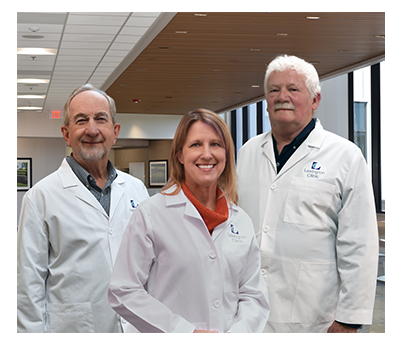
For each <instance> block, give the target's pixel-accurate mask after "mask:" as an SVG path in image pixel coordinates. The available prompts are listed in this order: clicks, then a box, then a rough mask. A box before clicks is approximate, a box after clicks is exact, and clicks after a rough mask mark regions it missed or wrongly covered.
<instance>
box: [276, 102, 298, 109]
mask: <svg viewBox="0 0 400 350" xmlns="http://www.w3.org/2000/svg"><path fill="white" fill-rule="evenodd" d="M278 109H291V110H294V106H293V105H292V104H291V103H289V102H284V103H280V102H277V103H275V105H274V111H276V110H278Z"/></svg>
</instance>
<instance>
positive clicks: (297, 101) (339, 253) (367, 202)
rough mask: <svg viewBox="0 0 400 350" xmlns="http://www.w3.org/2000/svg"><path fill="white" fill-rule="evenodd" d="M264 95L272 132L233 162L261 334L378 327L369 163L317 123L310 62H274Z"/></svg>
mask: <svg viewBox="0 0 400 350" xmlns="http://www.w3.org/2000/svg"><path fill="white" fill-rule="evenodd" d="M264 90H265V96H266V100H267V105H268V107H267V110H268V113H269V119H270V123H271V132H268V133H265V134H262V135H258V136H256V137H254V138H252V139H251V140H249V141H248V142H247V143H246V144H245V145H244V146H243V147H242V148H241V149H240V150H239V157H238V166H237V171H238V192H239V206H240V207H242V208H243V209H244V210H245V211H246V212H247V213H248V214H249V216H250V217H251V218H252V221H253V224H254V228H255V231H256V235H257V237H258V243H259V246H260V252H261V266H262V270H261V272H262V274H263V276H264V279H265V282H266V285H267V289H268V297H269V300H270V307H271V312H270V316H269V319H268V322H267V325H266V328H265V330H264V332H297V333H305V332H329V333H339V332H346V333H354V332H356V331H357V328H359V327H360V326H361V325H362V324H371V322H372V311H373V306H374V298H375V288H376V277H377V260H378V232H377V223H376V213H375V205H374V197H373V190H372V185H371V182H370V175H369V172H368V167H367V165H366V162H365V159H364V157H363V155H362V153H361V151H360V149H359V148H358V147H357V146H356V145H354V144H353V143H351V142H349V141H348V140H345V139H343V138H341V137H339V136H337V135H335V134H333V133H330V132H328V131H325V130H324V129H323V127H322V125H321V123H320V122H319V120H318V119H316V118H314V112H315V111H316V109H317V108H318V105H319V103H320V101H321V92H320V86H319V78H318V73H317V71H316V70H315V68H314V67H313V66H312V65H311V64H309V63H307V62H305V61H304V60H302V59H300V58H298V57H295V56H286V55H285V56H279V57H277V58H276V59H274V60H273V61H272V62H271V63H270V64H269V66H268V68H267V72H266V76H265V83H264Z"/></svg>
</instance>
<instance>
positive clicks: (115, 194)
mask: <svg viewBox="0 0 400 350" xmlns="http://www.w3.org/2000/svg"><path fill="white" fill-rule="evenodd" d="M124 192H125V180H124V179H123V178H122V177H121V176H117V178H116V179H115V180H114V182H113V183H112V184H111V203H110V217H113V216H114V213H115V210H116V209H117V207H118V204H119V202H120V201H121V198H122V197H123V195H124ZM127 205H128V204H127Z"/></svg>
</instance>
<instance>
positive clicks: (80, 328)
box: [17, 84, 148, 333]
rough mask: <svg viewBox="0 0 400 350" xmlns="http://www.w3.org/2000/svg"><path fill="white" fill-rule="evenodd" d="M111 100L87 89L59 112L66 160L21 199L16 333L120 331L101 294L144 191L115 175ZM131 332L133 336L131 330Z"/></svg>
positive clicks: (122, 328) (126, 326) (132, 180)
mask: <svg viewBox="0 0 400 350" xmlns="http://www.w3.org/2000/svg"><path fill="white" fill-rule="evenodd" d="M115 116H116V107H115V103H114V101H113V99H112V98H111V97H109V96H108V95H107V94H105V93H104V92H103V91H100V90H97V89H95V88H94V87H93V86H91V85H89V84H87V85H84V86H82V87H80V88H78V89H76V90H75V91H74V92H73V93H72V94H71V96H70V97H69V98H68V100H67V102H66V104H65V107H64V125H63V126H62V127H61V131H62V134H63V136H64V139H65V140H66V142H67V145H68V146H70V147H71V148H72V155H71V156H70V157H67V158H65V159H64V160H63V162H62V164H61V166H60V168H59V169H58V170H57V171H56V172H54V173H52V174H50V175H49V176H47V177H46V178H44V179H43V180H41V181H40V182H38V183H37V184H36V185H35V186H33V188H32V189H31V190H30V191H28V192H27V193H26V195H25V196H24V199H23V203H22V207H21V215H20V221H19V230H18V320H17V324H18V332H34V333H41V332H49V333H53V332H56V333H64V332H67V333H73V332H104V333H113V332H124V331H132V330H133V329H132V326H130V325H129V324H128V323H127V322H125V321H124V320H123V319H121V318H120V317H119V316H118V315H117V314H116V313H115V312H114V311H113V310H112V308H111V307H110V306H109V304H108V300H107V288H108V284H109V281H110V276H111V273H112V269H113V265H114V261H115V258H116V255H117V252H118V249H119V245H120V242H121V239H122V235H123V233H124V230H125V227H126V225H127V224H128V221H129V219H130V216H131V214H132V212H133V211H134V210H135V208H136V207H137V205H138V204H139V203H140V202H141V201H143V200H145V199H146V198H148V193H147V190H146V188H145V186H144V184H143V183H142V182H141V181H140V180H138V179H136V178H134V177H132V176H130V175H126V174H124V173H122V172H120V171H118V170H116V169H115V168H114V167H113V165H112V164H111V162H110V161H109V160H108V156H109V153H110V150H111V147H112V146H113V145H114V144H115V141H116V140H117V137H118V134H119V131H120V127H121V126H120V124H118V123H116V120H115V119H116V118H115ZM133 331H134V330H133Z"/></svg>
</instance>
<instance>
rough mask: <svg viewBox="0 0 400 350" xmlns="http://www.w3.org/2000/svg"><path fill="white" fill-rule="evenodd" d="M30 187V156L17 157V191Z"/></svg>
mask: <svg viewBox="0 0 400 350" xmlns="http://www.w3.org/2000/svg"><path fill="white" fill-rule="evenodd" d="M31 187H32V158H17V191H28V190H29V189H30V188H31Z"/></svg>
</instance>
